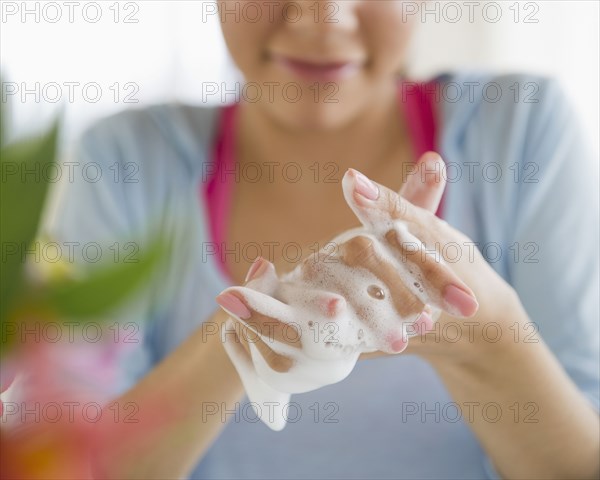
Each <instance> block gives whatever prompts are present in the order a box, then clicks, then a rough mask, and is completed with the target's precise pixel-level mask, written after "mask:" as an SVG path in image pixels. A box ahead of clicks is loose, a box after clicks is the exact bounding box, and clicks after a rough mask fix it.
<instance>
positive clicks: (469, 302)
mask: <svg viewBox="0 0 600 480" xmlns="http://www.w3.org/2000/svg"><path fill="white" fill-rule="evenodd" d="M444 300H445V301H446V303H448V304H449V305H450V306H451V307H454V308H456V309H457V310H458V311H459V312H460V314H461V315H462V316H464V317H470V316H471V315H473V314H474V313H475V312H476V311H477V308H478V307H479V304H478V303H477V300H475V299H474V298H473V297H472V296H471V295H469V294H468V293H467V292H465V291H464V290H461V289H460V288H458V287H456V286H454V285H448V286H447V287H446V289H445V290H444Z"/></svg>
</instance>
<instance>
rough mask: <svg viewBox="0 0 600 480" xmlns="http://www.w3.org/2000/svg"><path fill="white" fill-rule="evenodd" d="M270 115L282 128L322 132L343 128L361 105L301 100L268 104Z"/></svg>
mask: <svg viewBox="0 0 600 480" xmlns="http://www.w3.org/2000/svg"><path fill="white" fill-rule="evenodd" d="M265 108H266V109H267V111H268V114H269V116H271V118H272V119H273V120H274V121H276V122H277V123H278V124H279V125H280V126H281V127H282V128H284V129H287V130H291V131H298V132H320V131H327V130H336V129H338V128H343V127H344V126H345V125H347V124H349V123H351V122H352V121H353V120H354V119H355V118H356V117H357V115H358V114H359V113H360V110H361V108H360V105H356V106H354V108H353V106H352V105H349V104H348V103H342V102H339V103H316V102H313V101H303V100H300V101H298V102H296V103H291V102H288V103H283V104H266V105H265Z"/></svg>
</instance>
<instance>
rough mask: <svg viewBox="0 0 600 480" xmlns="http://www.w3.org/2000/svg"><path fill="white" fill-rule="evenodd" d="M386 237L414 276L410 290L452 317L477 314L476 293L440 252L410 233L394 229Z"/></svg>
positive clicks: (392, 249) (399, 258) (393, 250)
mask: <svg viewBox="0 0 600 480" xmlns="http://www.w3.org/2000/svg"><path fill="white" fill-rule="evenodd" d="M384 238H385V240H386V241H387V243H388V244H389V245H390V247H391V248H390V251H392V252H394V253H396V254H397V255H398V260H399V261H400V262H401V263H402V265H403V267H404V270H405V271H406V270H408V274H409V275H410V276H411V277H412V279H413V280H412V282H411V283H412V285H409V287H411V288H412V289H413V291H414V292H415V294H416V295H417V296H419V297H420V298H421V299H422V300H423V302H424V303H429V304H431V305H433V306H435V307H437V308H439V309H441V310H444V311H446V312H447V313H449V314H450V315H453V316H458V317H470V316H472V315H473V314H475V312H476V311H477V309H478V307H479V305H478V303H477V300H476V299H475V294H474V293H473V291H472V290H471V289H470V288H469V287H468V286H467V285H466V284H465V283H464V282H463V281H462V280H461V279H460V278H459V277H458V276H457V275H456V274H455V273H454V272H453V271H452V269H451V268H450V267H449V266H448V265H447V264H446V262H444V260H443V259H442V258H441V256H440V255H439V254H438V252H437V251H435V250H433V251H431V250H427V249H426V248H425V245H424V244H423V243H422V242H421V241H419V240H418V239H417V238H416V237H412V236H410V234H409V233H408V232H407V231H404V232H402V231H400V230H398V229H391V230H390V231H388V232H387V233H386V234H385V236H384ZM415 289H416V290H415Z"/></svg>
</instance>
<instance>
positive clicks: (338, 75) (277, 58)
mask: <svg viewBox="0 0 600 480" xmlns="http://www.w3.org/2000/svg"><path fill="white" fill-rule="evenodd" d="M273 60H274V62H275V63H276V64H277V65H280V66H281V67H283V68H284V69H285V70H287V71H288V72H291V73H292V74H294V75H296V76H298V77H300V78H303V79H305V80H313V81H318V80H320V81H334V80H342V79H345V78H348V77H350V76H351V75H354V74H356V73H357V72H358V71H359V70H360V68H361V65H362V63H361V62H356V61H335V62H315V61H312V60H298V59H295V58H290V57H286V56H283V55H273Z"/></svg>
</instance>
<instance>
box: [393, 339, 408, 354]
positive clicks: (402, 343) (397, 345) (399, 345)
mask: <svg viewBox="0 0 600 480" xmlns="http://www.w3.org/2000/svg"><path fill="white" fill-rule="evenodd" d="M407 346H408V341H407V340H406V339H405V338H402V339H398V340H395V341H394V342H392V350H393V351H394V352H396V353H400V352H401V351H403V350H404V349H405V348H406V347H407Z"/></svg>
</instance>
